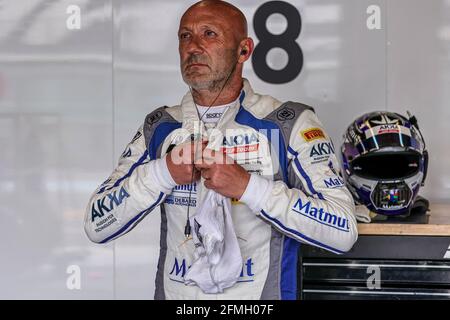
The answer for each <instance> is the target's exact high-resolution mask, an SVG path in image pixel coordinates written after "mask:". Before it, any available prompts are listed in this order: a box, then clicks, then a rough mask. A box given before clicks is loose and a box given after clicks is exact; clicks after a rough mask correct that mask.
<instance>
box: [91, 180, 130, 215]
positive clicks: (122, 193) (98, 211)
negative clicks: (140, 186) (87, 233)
mask: <svg viewBox="0 0 450 320" xmlns="http://www.w3.org/2000/svg"><path fill="white" fill-rule="evenodd" d="M129 196H130V195H129V194H128V192H127V191H126V190H125V188H124V187H122V188H121V189H120V190H119V191H117V190H116V191H114V192H111V193H110V194H107V195H106V196H105V197H103V198H101V199H98V200H97V201H96V202H94V203H93V204H92V209H91V216H92V222H94V220H95V218H101V217H103V216H104V215H105V213H108V212H110V211H111V210H113V209H114V208H115V207H118V206H120V205H121V204H122V202H123V200H124V199H125V198H128V197H129ZM107 200H109V203H108V202H107V204H109V206H108V205H106V204H105V201H107Z"/></svg>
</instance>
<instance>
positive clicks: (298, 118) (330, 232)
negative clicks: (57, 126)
mask: <svg viewBox="0 0 450 320" xmlns="http://www.w3.org/2000/svg"><path fill="white" fill-rule="evenodd" d="M178 36H179V53H180V64H181V72H182V75H183V80H184V81H185V82H186V83H187V84H188V85H189V87H190V90H189V91H188V93H187V94H186V95H185V96H184V98H183V100H182V102H181V105H179V106H174V107H170V108H167V107H163V108H159V109H156V110H155V111H153V112H152V113H150V114H149V115H148V116H147V117H146V119H145V122H144V125H143V126H141V127H140V128H139V130H138V132H137V134H136V135H135V137H134V138H133V139H132V141H131V142H130V144H129V145H128V146H127V148H126V149H125V152H124V154H123V155H122V157H121V158H120V160H119V165H118V167H117V168H116V169H115V170H114V172H113V173H112V175H111V176H110V177H109V179H108V180H107V181H106V182H105V183H103V184H102V185H101V186H100V187H99V188H98V189H97V190H96V192H95V193H94V194H93V196H92V198H91V199H90V202H89V206H88V209H87V213H86V220H85V230H86V232H87V235H88V236H89V238H90V239H91V240H92V241H94V242H98V243H105V242H108V241H111V240H113V239H116V238H118V237H120V236H122V235H123V234H125V233H127V232H129V231H130V230H131V229H132V228H133V227H134V226H135V225H136V224H137V223H139V222H140V221H141V220H142V219H143V218H144V217H145V216H146V215H147V214H148V213H149V212H151V211H152V210H153V209H155V208H156V207H157V206H160V208H161V241H160V245H161V250H160V257H159V263H158V271H157V276H156V293H155V298H156V299H229V298H231V299H233V298H234V299H295V298H296V294H297V288H296V283H297V276H296V268H297V252H298V248H299V243H300V242H302V243H307V244H310V245H314V246H318V247H320V248H323V249H326V250H329V251H332V252H335V253H338V254H339V253H343V252H346V251H348V250H349V249H350V248H351V247H352V246H353V244H354V242H355V241H356V239H357V229H356V220H355V218H354V204H353V200H352V197H351V195H350V193H349V192H348V190H347V189H346V188H345V186H344V184H343V181H342V179H341V178H340V177H339V176H338V173H337V172H336V170H335V168H338V163H337V161H336V157H335V155H334V149H333V145H332V142H331V140H330V138H329V136H328V135H327V134H326V133H325V131H324V130H323V127H322V125H321V123H320V122H319V120H318V119H317V117H316V115H315V113H314V111H313V110H312V108H310V107H308V106H305V105H302V104H299V103H293V102H289V103H285V104H284V103H282V102H280V101H278V100H276V99H274V98H272V97H270V96H264V95H259V94H256V93H255V92H253V90H252V88H251V86H250V84H249V82H248V81H247V80H246V79H243V78H242V69H243V64H244V62H245V61H247V60H248V59H249V58H250V56H251V54H252V51H253V47H254V45H253V41H252V39H251V38H249V37H248V36H247V22H246V19H245V17H244V15H243V14H242V13H241V12H240V11H239V9H237V8H236V7H234V6H232V5H231V4H228V3H226V2H222V1H200V2H198V3H196V4H194V5H193V6H191V7H190V8H189V9H188V10H187V11H186V12H185V13H184V15H183V16H182V18H181V22H180V26H179V33H178ZM199 120H201V121H200V122H199ZM199 127H200V129H201V130H202V131H201V132H202V133H201V135H203V139H202V138H200V136H199V134H198V130H199ZM213 131H215V133H216V134H215V135H214V134H210V135H209V136H208V134H207V133H211V132H213ZM217 133H219V134H217ZM195 134H197V136H195ZM192 137H195V140H194V141H193V139H192ZM217 137H218V138H217ZM196 151H197V156H195V152H196ZM202 152H203V154H202ZM198 154H200V155H201V157H200V161H198V160H199V157H198ZM194 156H195V163H194V161H193V160H194ZM212 158H214V159H216V161H215V162H212V161H201V160H202V159H212ZM229 159H232V160H233V161H232V163H229V161H228V162H227V161H226V160H229ZM217 160H219V161H217ZM220 160H223V161H220ZM208 189H212V190H215V191H216V192H218V193H220V194H222V195H224V196H225V197H229V198H232V199H234V200H233V206H232V207H233V208H232V218H233V225H234V228H235V232H236V235H237V237H238V240H239V246H240V249H241V254H242V259H243V269H242V272H241V276H240V278H239V280H238V282H237V283H236V284H235V285H234V286H233V287H231V288H228V289H226V290H225V291H224V293H221V294H217V295H211V294H204V293H203V292H202V291H201V290H200V289H199V288H198V287H196V286H186V285H185V284H184V283H183V276H184V274H185V273H186V271H187V269H188V268H189V266H190V265H191V264H192V263H193V252H194V249H195V248H194V245H193V243H192V241H190V240H189V239H187V240H186V238H185V236H186V235H189V233H190V232H189V231H190V230H189V226H188V225H187V223H186V221H187V210H188V209H189V210H190V213H189V214H192V215H194V214H195V209H196V208H198V206H199V204H200V203H202V196H204V195H205V193H206V190H208ZM186 226H188V228H186Z"/></svg>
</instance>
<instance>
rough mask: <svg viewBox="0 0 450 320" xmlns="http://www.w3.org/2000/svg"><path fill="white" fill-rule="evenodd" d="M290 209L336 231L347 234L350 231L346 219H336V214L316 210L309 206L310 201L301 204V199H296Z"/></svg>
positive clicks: (319, 209) (320, 209)
mask: <svg viewBox="0 0 450 320" xmlns="http://www.w3.org/2000/svg"><path fill="white" fill-rule="evenodd" d="M292 209H293V210H294V211H295V212H297V213H299V214H301V215H303V216H305V217H307V218H310V219H312V220H315V221H317V222H320V223H322V224H325V225H328V226H330V227H333V228H336V229H338V230H341V231H345V232H348V231H349V230H350V228H349V226H348V220H347V219H346V218H343V217H338V216H337V215H336V214H334V213H331V212H325V211H324V210H323V208H316V207H314V206H313V205H312V204H311V202H310V201H308V202H306V203H305V204H303V202H302V199H298V201H297V202H296V203H295V205H294V207H293V208H292Z"/></svg>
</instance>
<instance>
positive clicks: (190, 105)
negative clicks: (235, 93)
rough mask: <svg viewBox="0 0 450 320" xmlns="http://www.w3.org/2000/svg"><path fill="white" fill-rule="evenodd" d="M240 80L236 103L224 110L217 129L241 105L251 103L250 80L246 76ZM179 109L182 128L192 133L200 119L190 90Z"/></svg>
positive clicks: (231, 116)
mask: <svg viewBox="0 0 450 320" xmlns="http://www.w3.org/2000/svg"><path fill="white" fill-rule="evenodd" d="M242 81H243V86H242V90H241V93H240V94H239V99H238V103H236V104H234V105H232V106H230V108H228V110H227V111H226V112H225V114H224V115H223V117H222V119H221V120H220V122H219V123H218V125H217V129H220V128H221V127H222V124H224V123H227V122H228V121H229V120H231V119H234V117H235V116H236V114H237V113H238V111H239V108H240V106H241V105H247V104H253V103H252V100H253V97H254V92H253V89H252V87H251V85H250V82H249V81H248V80H247V79H246V78H243V79H242ZM181 110H182V114H183V128H185V129H187V130H188V131H189V132H190V133H194V132H195V131H197V130H198V129H199V128H198V125H199V120H200V119H199V116H198V112H197V108H196V106H195V103H194V98H193V97H192V94H191V92H190V91H188V92H187V93H186V94H185V95H184V97H183V99H182V100H181ZM196 126H197V128H196ZM200 126H201V131H202V132H205V128H204V125H203V124H202V123H200Z"/></svg>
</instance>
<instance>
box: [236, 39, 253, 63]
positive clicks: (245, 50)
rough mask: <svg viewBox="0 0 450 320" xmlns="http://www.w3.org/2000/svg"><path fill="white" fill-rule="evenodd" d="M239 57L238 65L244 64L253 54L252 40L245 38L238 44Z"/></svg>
mask: <svg viewBox="0 0 450 320" xmlns="http://www.w3.org/2000/svg"><path fill="white" fill-rule="evenodd" d="M239 48H240V50H239V57H238V63H244V62H245V61H247V60H248V59H249V58H250V56H251V55H252V53H253V49H254V43H253V39H252V38H245V39H244V40H242V41H241V43H240V44H239Z"/></svg>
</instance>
